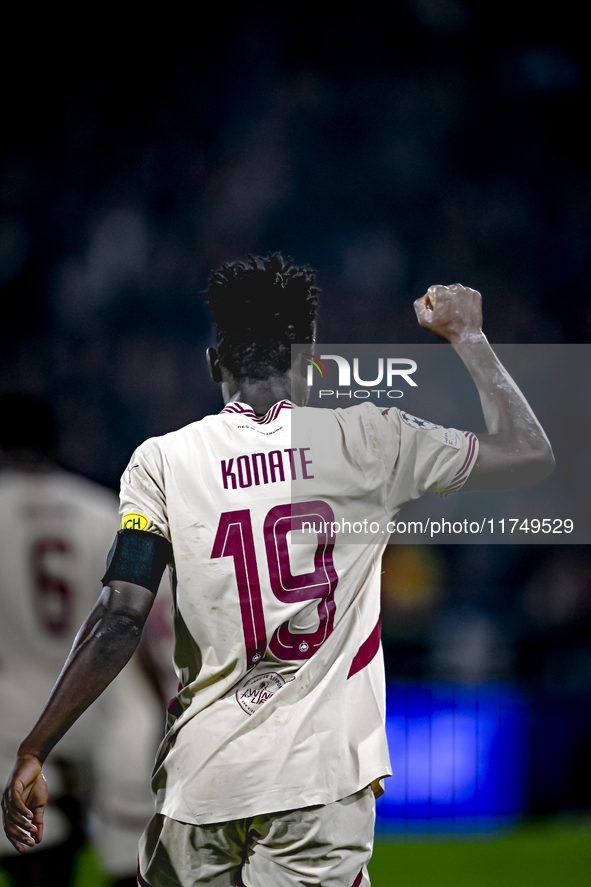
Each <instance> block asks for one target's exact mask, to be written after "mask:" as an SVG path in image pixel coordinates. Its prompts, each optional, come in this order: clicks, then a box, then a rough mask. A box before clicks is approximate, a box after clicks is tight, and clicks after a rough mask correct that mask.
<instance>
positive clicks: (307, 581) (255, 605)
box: [211, 500, 338, 667]
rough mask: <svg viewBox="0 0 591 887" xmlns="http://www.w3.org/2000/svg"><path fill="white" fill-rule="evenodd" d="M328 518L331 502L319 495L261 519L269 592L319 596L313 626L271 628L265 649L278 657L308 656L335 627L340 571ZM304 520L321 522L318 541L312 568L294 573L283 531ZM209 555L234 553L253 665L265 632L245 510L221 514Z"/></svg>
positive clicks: (281, 596) (291, 597)
mask: <svg viewBox="0 0 591 887" xmlns="http://www.w3.org/2000/svg"><path fill="white" fill-rule="evenodd" d="M332 521H334V514H333V511H332V509H331V507H330V506H329V505H328V504H327V503H326V502H322V501H320V500H316V501H313V502H302V503H298V504H295V505H277V506H275V507H274V508H272V509H271V510H270V511H269V512H268V514H267V516H266V518H265V521H264V526H263V535H264V540H265V551H266V554H267V564H268V568H269V579H270V584H271V590H272V592H273V594H274V595H275V597H276V598H277V599H278V600H280V601H282V602H284V603H294V602H300V601H301V602H305V601H312V600H316V599H317V600H318V623H319V624H318V628H317V629H316V630H315V631H312V632H300V633H297V634H293V633H292V631H291V630H290V627H289V621H287V622H284V623H283V624H282V625H280V626H279V628H278V629H277V630H276V631H275V632H274V633H273V635H272V637H271V639H270V641H269V650H270V651H271V653H272V654H273V655H274V656H276V657H277V658H278V659H281V660H294V659H295V660H298V659H309V658H310V656H312V655H313V653H315V652H316V650H317V649H318V647H319V646H320V645H321V644H322V643H323V642H324V641H325V640H326V638H327V637H328V636H329V634H330V633H331V631H332V629H333V624H334V614H335V606H336V605H335V601H334V593H335V589H336V587H337V583H338V576H337V573H336V570H335V567H334V563H333V557H332V550H333V547H334V536H333V535H331V533H330V525H331V522H332ZM304 522H307V523H308V524H310V525H317V524H318V523H319V524H320V531H318V532H316V537H317V540H318V544H317V546H316V550H315V552H314V564H313V566H314V569H313V570H312V571H311V572H309V573H303V574H299V575H295V576H294V575H293V574H292V572H291V565H290V560H289V550H288V545H287V534H288V533H289V532H291V531H292V530H301V529H302V525H303V524H304ZM322 530H326V532H322ZM211 557H212V558H217V557H233V558H234V570H235V572H236V582H237V585H238V597H239V601H240V613H241V615H242V626H243V630H244V642H245V646H246V661H247V663H248V666H249V667H252V666H253V665H256V663H257V662H258V661H259V660H260V659H261V658H262V657H263V655H264V653H265V650H266V648H267V631H266V627H265V616H264V612H263V600H262V596H261V585H260V580H259V572H258V567H257V561H256V550H255V544H254V536H253V529H252V520H251V515H250V510H249V509H247V508H245V509H243V510H240V511H226V512H224V513H223V514H222V515H221V517H220V522H219V524H218V529H217V533H216V537H215V541H214V543H213V549H212V552H211Z"/></svg>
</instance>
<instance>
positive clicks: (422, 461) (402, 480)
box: [368, 408, 478, 510]
mask: <svg viewBox="0 0 591 887" xmlns="http://www.w3.org/2000/svg"><path fill="white" fill-rule="evenodd" d="M368 418H369V419H370V421H371V425H372V430H373V432H374V434H375V440H376V442H377V444H378V447H379V449H380V451H381V453H382V458H383V459H384V463H385V468H386V477H387V481H386V502H387V508H388V510H391V509H393V508H398V507H399V506H400V505H402V504H403V503H404V502H408V501H410V500H411V499H417V498H418V497H419V496H422V495H423V493H425V492H426V491H427V490H431V491H432V492H434V493H437V495H438V496H442V497H445V496H450V495H451V494H452V493H456V492H457V491H458V490H461V488H462V487H463V485H464V484H465V482H466V480H467V479H468V477H469V476H470V472H471V471H472V469H473V468H474V465H475V463H476V459H477V457H478V438H477V437H476V435H475V434H473V433H472V432H470V431H460V430H458V429H456V428H443V427H442V426H441V425H435V424H433V423H432V422H426V421H425V420H423V419H419V418H417V417H416V416H411V415H410V414H409V413H406V412H404V411H403V410H399V409H396V408H391V409H384V410H376V411H374V412H373V413H372V415H371V417H368Z"/></svg>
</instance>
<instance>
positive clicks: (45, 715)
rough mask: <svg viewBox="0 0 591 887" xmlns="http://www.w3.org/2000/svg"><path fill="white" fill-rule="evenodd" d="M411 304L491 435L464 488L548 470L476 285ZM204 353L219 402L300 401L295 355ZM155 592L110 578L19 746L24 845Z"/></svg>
mask: <svg viewBox="0 0 591 887" xmlns="http://www.w3.org/2000/svg"><path fill="white" fill-rule="evenodd" d="M414 307H415V311H416V314H417V318H418V321H419V324H420V325H421V326H422V327H424V328H425V329H429V330H431V332H433V333H434V334H435V335H437V336H440V337H441V338H443V339H446V340H447V341H448V342H450V343H451V345H452V346H453V348H454V349H455V350H456V351H457V353H458V355H459V356H460V358H461V359H462V360H463V362H464V364H465V365H466V368H467V369H468V371H469V372H470V374H471V376H472V378H473V379H474V382H475V384H476V387H477V389H478V393H479V395H480V400H481V404H482V410H483V413H484V418H485V421H486V426H487V430H488V434H478V435H477V437H478V439H479V442H480V451H479V455H478V459H477V462H476V465H475V466H474V468H473V470H472V473H471V475H470V477H469V478H468V481H467V482H466V484H465V485H464V487H463V489H464V490H474V489H487V488H489V489H490V488H496V489H498V488H501V487H522V486H528V485H530V484H533V483H537V482H538V481H540V480H542V479H543V478H544V477H546V476H547V475H548V474H550V473H551V472H552V470H553V469H554V457H553V455H552V449H551V447H550V443H549V442H548V439H547V437H546V435H545V433H544V431H543V429H542V427H541V426H540V424H539V422H538V421H537V419H536V418H535V416H534V414H533V412H532V411H531V409H530V407H529V405H528V403H527V401H526V400H525V398H524V397H523V395H522V394H521V392H520V391H519V389H518V388H517V386H516V385H515V383H514V382H513V381H512V380H511V378H510V376H509V375H508V374H507V372H506V370H505V369H504V368H503V366H502V365H501V363H500V362H499V360H498V358H497V357H496V355H495V354H494V352H493V350H492V348H491V347H490V345H489V344H488V341H487V339H486V337H485V335H484V333H483V332H482V309H481V296H480V293H478V292H476V290H472V289H469V288H468V287H463V286H461V285H460V284H455V285H453V286H449V287H446V286H433V287H430V288H429V290H428V291H427V293H426V294H425V295H424V296H422V297H421V298H420V299H417V300H416V302H415V303H414ZM207 361H208V364H209V368H210V372H211V375H212V378H213V380H214V381H215V382H218V383H219V384H221V386H222V396H223V398H224V402H225V403H228V402H229V401H231V400H239V401H241V402H242V403H248V404H250V406H251V407H252V408H253V409H254V411H255V413H256V414H257V415H264V414H265V413H266V412H267V411H268V410H269V409H270V408H271V407H272V406H273V404H275V403H277V402H278V401H279V400H283V399H288V400H290V399H291V400H293V401H294V402H295V403H296V404H297V405H299V406H303V405H304V404H305V403H306V397H307V388H306V381H305V377H304V373H303V372H302V369H301V367H300V366H299V365H297V364H296V365H294V367H292V369H291V370H289V371H288V372H287V373H285V374H283V375H276V376H271V377H269V378H267V379H263V380H251V379H237V378H235V377H234V376H233V375H232V374H231V373H230V372H229V371H228V370H227V369H226V368H225V367H223V366H221V365H220V363H219V360H218V356H217V353H216V351H215V349H214V348H210V349H208V352H207ZM292 383H293V384H292ZM153 601H154V595H153V594H152V592H150V591H149V590H148V589H147V588H142V587H141V586H139V585H133V584H131V583H129V582H120V581H116V582H112V583H111V584H110V586H107V587H105V588H104V589H103V592H102V594H101V597H100V598H99V600H98V602H97V604H96V605H95V607H94V608H93V610H92V612H91V613H90V615H89V617H88V618H87V620H86V621H85V623H84V625H83V626H82V628H81V629H80V631H79V633H78V636H77V638H76V640H75V642H74V645H73V647H72V650H71V652H70V655H69V656H68V659H67V661H66V664H65V666H64V668H63V671H62V673H61V675H60V677H59V679H58V681H57V683H56V685H55V687H54V689H53V691H52V693H51V695H50V697H49V699H48V701H47V703H46V706H45V708H44V709H43V712H42V713H41V716H40V718H39V720H38V721H37V723H36V725H35V727H34V728H33V730H32V731H31V733H30V734H29V736H27V738H26V739H25V740H24V741H23V743H22V744H21V746H20V748H19V751H18V757H17V761H16V764H15V768H14V770H13V773H12V776H11V778H10V780H9V782H8V785H7V787H6V790H5V792H4V796H3V799H2V811H3V814H4V829H5V832H6V834H7V836H8V838H9V840H10V841H11V842H12V844H13V845H14V847H15V848H16V849H17V850H19V851H20V852H21V853H24V852H25V850H26V849H27V848H29V847H31V846H33V845H34V844H36V843H39V842H40V841H41V838H42V836H43V813H44V810H45V805H46V803H47V786H46V784H45V779H44V777H43V774H42V772H41V767H42V764H43V761H44V760H45V758H46V757H47V755H48V754H49V752H50V751H51V749H52V748H53V747H54V746H55V744H56V743H57V742H58V740H59V739H61V737H62V736H63V735H64V734H65V733H66V732H67V730H68V729H69V728H70V727H71V726H72V724H73V723H74V722H75V721H76V720H77V718H78V717H79V716H80V715H81V714H82V712H83V711H85V710H86V709H87V708H88V706H89V705H91V703H92V702H93V701H94V700H95V699H96V698H97V697H98V696H99V695H100V694H101V693H102V691H103V690H104V689H105V687H107V686H108V684H109V683H110V682H111V681H112V680H113V679H114V678H115V677H116V676H117V674H119V672H120V671H121V669H122V668H123V666H124V665H125V664H126V663H127V662H128V661H129V659H130V658H131V656H132V654H133V652H134V650H135V649H136V647H137V645H138V643H139V640H140V636H141V632H142V629H143V626H144V623H145V621H146V618H147V616H148V613H149V612H150V609H151V607H152V603H153Z"/></svg>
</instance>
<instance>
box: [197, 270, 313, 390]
mask: <svg viewBox="0 0 591 887" xmlns="http://www.w3.org/2000/svg"><path fill="white" fill-rule="evenodd" d="M248 259H249V263H248V265H246V264H244V263H243V262H229V263H227V264H225V265H224V266H223V267H222V268H220V269H219V270H217V271H213V272H212V274H211V277H210V279H209V287H208V289H207V290H205V292H204V293H202V296H201V298H202V300H203V301H204V302H205V303H206V304H207V305H208V307H209V311H210V313H211V319H212V322H213V327H214V334H215V340H216V345H217V350H218V357H219V361H220V363H221V364H222V366H224V367H226V369H227V370H229V371H230V372H231V373H232V375H233V376H235V377H236V378H237V379H265V378H268V377H269V376H271V375H274V374H277V373H285V372H286V371H287V370H288V369H289V368H290V366H291V346H292V344H295V343H309V342H312V341H313V340H314V336H315V332H316V311H317V308H318V293H319V292H320V290H319V289H318V287H316V286H314V275H315V273H316V272H315V271H314V270H313V269H312V268H308V267H307V266H301V267H294V266H293V265H292V260H291V259H288V260H284V259H283V257H282V255H281V253H269V255H268V256H266V257H263V256H250V255H249V256H248Z"/></svg>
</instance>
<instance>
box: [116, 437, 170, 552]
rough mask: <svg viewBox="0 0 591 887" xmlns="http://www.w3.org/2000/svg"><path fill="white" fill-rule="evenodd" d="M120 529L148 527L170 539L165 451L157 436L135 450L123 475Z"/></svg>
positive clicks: (145, 528)
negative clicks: (164, 463)
mask: <svg viewBox="0 0 591 887" xmlns="http://www.w3.org/2000/svg"><path fill="white" fill-rule="evenodd" d="M119 514H120V517H121V529H126V530H146V531H147V532H150V533H156V534H157V535H158V536H163V537H164V538H165V539H168V540H169V541H171V540H170V528H169V524H168V509H167V504H166V491H165V483H164V471H163V455H162V452H161V450H160V448H159V447H158V445H157V443H156V440H155V439H150V440H148V441H146V442H145V443H143V444H142V445H141V446H140V447H138V449H137V450H136V451H135V452H134V454H133V456H132V457H131V459H130V461H129V465H128V466H127V468H126V469H125V471H124V472H123V475H122V477H121V493H120V505H119Z"/></svg>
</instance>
